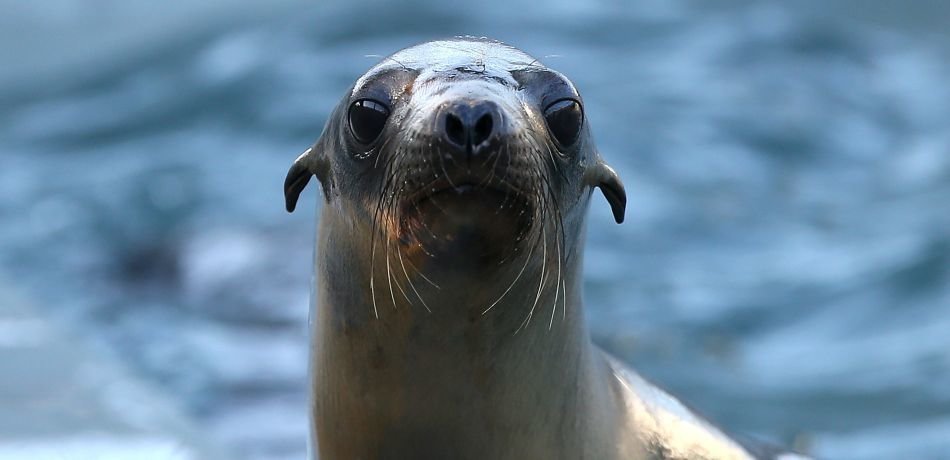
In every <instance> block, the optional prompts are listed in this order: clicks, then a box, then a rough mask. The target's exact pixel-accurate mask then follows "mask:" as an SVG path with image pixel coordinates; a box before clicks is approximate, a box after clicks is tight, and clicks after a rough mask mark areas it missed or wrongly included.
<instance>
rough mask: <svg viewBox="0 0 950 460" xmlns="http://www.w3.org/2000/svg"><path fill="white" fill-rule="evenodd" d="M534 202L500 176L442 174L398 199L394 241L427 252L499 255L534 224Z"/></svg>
mask: <svg viewBox="0 0 950 460" xmlns="http://www.w3.org/2000/svg"><path fill="white" fill-rule="evenodd" d="M536 201H537V200H533V199H531V194H530V193H529V191H527V190H524V189H522V188H519V187H517V186H516V185H514V184H511V183H508V182H506V181H503V180H496V179H492V180H484V179H478V178H476V177H473V176H465V177H456V178H454V179H452V180H449V179H448V178H441V179H439V180H437V181H435V182H434V183H432V184H430V185H429V186H427V187H425V188H423V189H420V190H417V191H415V192H414V193H411V194H409V195H408V196H407V197H406V199H404V200H402V206H401V209H400V213H399V219H398V220H399V226H398V227H399V240H400V241H401V242H403V243H404V244H408V245H418V246H420V247H421V248H423V250H424V251H425V252H426V253H428V254H430V255H440V254H456V255H465V256H471V257H472V258H474V259H480V260H487V259H491V260H503V259H504V258H505V256H506V255H507V253H509V252H511V251H512V250H513V249H512V248H513V246H515V245H517V244H518V242H519V241H522V240H523V239H524V238H525V235H526V234H527V233H528V232H529V231H530V230H531V228H532V227H533V223H534V220H535V203H536Z"/></svg>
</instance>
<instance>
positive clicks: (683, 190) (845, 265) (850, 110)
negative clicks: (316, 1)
mask: <svg viewBox="0 0 950 460" xmlns="http://www.w3.org/2000/svg"><path fill="white" fill-rule="evenodd" d="M227 3H228V2H219V6H220V9H218V10H214V9H213V8H210V9H209V10H205V9H201V8H195V9H196V10H200V11H189V10H188V8H190V7H187V4H185V3H183V2H179V3H173V4H174V5H177V6H174V7H171V6H170V7H169V8H168V10H167V11H166V10H157V9H156V8H155V7H146V6H141V5H144V4H141V5H140V6H138V7H135V6H123V7H119V6H118V5H114V6H115V8H117V9H118V10H117V11H118V12H117V13H115V17H112V18H111V19H109V20H103V21H104V22H97V21H96V20H94V19H101V18H102V17H106V18H107V19H108V18H109V16H108V15H101V14H100V15H97V14H96V13H95V12H89V11H83V10H76V11H73V10H66V11H62V10H56V12H57V14H56V15H52V12H53V10H52V7H49V8H47V9H44V7H42V6H35V7H30V8H33V10H31V11H33V13H37V14H39V16H40V17H42V18H45V19H44V21H45V20H46V19H48V17H50V16H55V19H56V21H60V23H55V24H54V23H46V22H44V23H43V24H45V25H46V26H48V30H45V29H37V30H35V33H36V34H37V37H39V36H41V35H42V36H43V37H44V40H45V42H44V41H42V40H37V41H36V42H35V43H34V42H29V43H28V44H24V45H22V46H21V45H19V44H17V43H13V42H8V44H5V45H3V46H2V47H0V50H2V51H4V52H5V53H6V54H5V56H8V57H9V56H12V57H13V58H12V60H10V65H9V66H8V67H7V70H5V71H0V82H2V83H3V86H2V87H0V155H2V157H0V158H2V160H0V161H2V163H0V166H2V167H0V219H2V221H3V222H4V225H2V227H0V264H2V265H0V274H2V275H3V276H5V277H8V278H13V279H14V280H16V281H18V282H19V283H20V284H21V285H22V286H23V288H24V289H25V290H27V292H29V293H30V294H31V295H32V296H33V297H34V298H36V299H38V300H39V301H40V302H41V303H42V304H44V305H46V306H47V307H48V308H49V309H51V310H53V311H54V312H55V313H56V314H58V315H62V316H64V317H66V318H69V319H72V320H76V321H77V322H78V323H80V324H84V325H85V326H86V327H87V328H88V329H89V330H91V331H92V332H93V333H94V334H96V335H99V336H101V337H104V338H105V340H106V341H108V342H109V343H111V344H113V345H114V346H115V347H116V349H117V350H119V351H120V353H121V354H122V356H123V357H124V358H125V359H126V361H127V362H128V363H129V364H131V365H132V366H134V367H135V368H136V369H137V370H138V371H139V372H140V373H141V374H142V375H144V376H146V377H147V378H149V379H151V380H154V381H155V382H157V383H158V384H160V385H161V386H162V387H164V388H165V389H166V390H167V391H168V392H169V393H171V394H173V395H177V396H178V397H180V398H181V400H182V403H183V404H184V405H185V406H186V407H187V408H188V410H189V412H190V413H191V415H193V416H194V417H195V418H196V419H198V420H199V421H200V422H201V426H202V427H205V428H206V429H207V430H208V433H209V435H210V436H212V437H213V439H216V440H217V441H219V442H221V443H223V444H225V445H227V446H230V447H232V448H233V449H234V450H235V452H241V453H243V454H245V455H246V457H247V458H251V459H278V458H287V459H290V458H296V459H299V458H302V456H303V452H304V451H305V438H306V413H305V401H306V396H305V383H306V340H307V338H306V334H307V330H306V320H307V303H308V300H307V296H308V292H309V288H308V285H309V281H310V271H311V268H310V258H311V251H312V246H313V231H314V222H313V220H314V217H313V212H312V210H313V209H314V207H315V206H316V200H315V192H314V191H313V189H311V190H309V191H308V192H307V193H306V194H305V195H306V196H305V198H304V199H303V201H302V203H301V204H300V205H299V207H298V209H299V211H298V212H297V213H295V214H293V215H288V214H286V213H285V212H284V211H283V196H282V190H281V186H282V181H283V176H284V174H285V172H286V170H287V168H288V167H289V165H290V162H291V161H292V160H293V159H294V158H295V157H296V155H297V154H298V153H299V152H300V151H301V150H302V149H303V148H305V147H306V146H307V145H309V144H310V143H311V142H312V141H313V140H314V139H315V138H316V137H317V136H318V135H319V133H320V130H321V128H322V125H323V123H324V121H325V118H326V116H327V114H328V113H329V111H330V110H331V109H332V107H333V104H334V103H335V102H336V101H337V100H338V99H339V97H340V95H341V94H342V93H343V91H344V90H345V89H346V88H347V86H348V85H349V84H351V83H352V81H353V80H354V79H355V78H356V77H357V76H358V75H359V74H361V73H362V72H363V71H364V70H365V69H367V68H368V67H369V66H371V65H372V64H373V63H374V62H375V61H376V60H377V59H378V57H372V55H376V56H378V55H386V54H389V53H391V52H393V51H395V50H397V49H399V48H401V47H404V46H407V45H410V44H413V43H416V42H419V41H422V40H425V39H429V38H437V37H443V36H449V35H456V34H471V35H487V36H491V37H494V38H498V39H502V40H505V41H507V42H509V43H512V44H514V45H516V46H519V47H521V48H523V49H525V50H526V51H528V52H529V53H532V54H534V55H536V56H539V57H543V59H542V60H543V61H544V62H545V63H547V64H548V65H549V66H551V67H554V68H556V69H558V70H560V71H562V72H564V73H565V74H567V75H569V76H570V77H571V78H572V79H573V80H574V81H575V83H576V84H577V86H578V88H579V89H580V91H581V94H582V95H583V97H584V99H585V103H586V112H587V115H588V117H589V119H590V122H591V125H592V127H593V131H594V135H595V138H596V140H597V143H598V145H599V148H600V150H601V152H602V153H603V154H604V156H605V157H606V158H607V159H608V161H609V162H610V163H611V164H613V165H614V166H615V167H616V169H617V170H618V171H619V173H620V175H621V176H622V177H623V179H624V182H625V184H626V187H627V191H628V196H629V205H628V214H627V222H626V223H624V224H623V225H620V226H617V225H615V224H613V223H612V219H611V218H610V211H609V208H608V207H607V205H606V204H605V203H602V202H601V200H594V201H593V203H594V204H593V205H592V208H591V212H590V216H589V223H590V228H589V231H588V234H589V236H588V238H589V243H588V251H587V254H588V255H587V261H586V267H585V275H586V296H587V303H588V313H589V317H590V323H591V325H592V328H593V332H594V337H595V340H596V341H597V342H598V343H600V344H602V345H603V346H604V347H605V348H607V349H609V350H610V351H612V352H614V353H615V354H617V355H618V356H620V357H622V358H623V359H624V360H626V361H628V362H630V363H632V364H633V365H634V366H635V367H636V368H637V369H639V370H640V371H641V372H642V373H644V374H645V375H646V376H648V377H649V378H651V379H653V380H655V381H657V382H659V383H660V384H661V385H662V386H664V387H667V388H669V389H670V390H672V391H673V392H674V393H675V394H677V395H679V396H681V397H682V398H683V399H684V400H686V401H687V402H689V403H690V404H691V405H693V406H695V407H697V408H698V409H699V410H700V411H701V412H703V413H705V414H707V415H708V416H709V417H710V418H712V419H714V420H717V421H718V422H720V423H721V424H722V425H724V426H725V427H727V428H728V429H730V430H732V431H734V432H742V433H749V434H751V435H753V436H757V437H760V438H763V439H770V440H773V441H776V442H779V443H782V444H785V445H795V446H797V447H798V448H800V449H802V450H805V451H808V452H811V453H813V454H815V455H818V456H821V457H823V458H832V459H882V460H883V459H895V458H908V459H909V458H914V459H937V458H950V212H948V207H950V129H948V126H950V125H948V123H950V85H948V84H947V82H948V81H950V64H948V62H950V61H948V60H947V59H946V56H947V55H946V53H945V51H943V50H941V49H940V48H939V47H938V46H937V45H935V44H934V43H929V42H927V41H925V40H921V39H916V38H915V37H913V36H909V35H904V34H901V33H895V32H887V31H884V30H880V29H874V28H870V27H861V26H859V25H857V24H855V23H851V22H846V21H845V20H844V19H843V18H841V17H837V16H834V15H832V14H830V13H828V14H826V13H827V12H824V11H818V12H815V13H808V12H803V11H799V10H790V9H787V8H785V7H782V6H780V5H778V4H768V3H750V4H746V3H744V2H738V3H737V5H735V6H733V7H730V8H712V7H708V8H707V7H703V8H698V7H695V6H690V5H692V4H690V3H680V2H666V1H654V2H646V3H643V4H641V5H640V6H637V7H630V6H621V5H619V4H615V3H613V2H592V3H581V2H567V1H563V2H554V3H551V4H550V6H546V7H545V8H543V9H538V8H537V7H534V6H531V5H532V3H530V2H521V1H509V2H497V3H498V5H494V6H492V5H490V4H489V5H488V6H485V5H486V4H485V3H483V2H482V3H478V5H474V4H473V5H448V4H442V3H439V2H423V1H412V2H400V3H398V4H395V3H394V4H392V5H389V4H383V3H378V4H377V3H373V4H372V5H371V7H365V5H364V7H359V8H358V7H356V6H352V5H350V4H348V3H347V4H343V3H341V4H331V5H322V6H316V7H315V6H307V5H297V4H296V2H294V1H283V2H278V3H275V5H276V6H274V7H273V8H272V10H270V11H263V8H262V7H260V6H259V5H258V6H255V7H254V8H256V9H253V10H252V9H250V8H251V6H250V4H244V3H243V2H240V1H237V0H233V1H232V2H231V3H232V4H231V5H230V6H228V5H226V4H227ZM222 5H223V6H222ZM21 8H26V7H23V6H21ZM176 8H177V9H178V10H180V11H178V10H176ZM27 9H29V8H27ZM139 10H141V11H139ZM175 11H178V12H177V13H175V14H172V13H174V12H175ZM209 11H210V12H209ZM238 12H244V13H245V14H238ZM136 13H141V14H138V15H136ZM225 13H227V14H225ZM123 14H125V16H123ZM27 16H29V15H27ZM29 17H32V16H29ZM123 17H125V18H127V20H125V21H123V20H119V19H121V18H123ZM90 18H92V19H90ZM117 18H119V19H117ZM144 18H147V19H144ZM8 21H9V20H8ZM110 21H111V22H110ZM156 24H157V25H156ZM20 26H22V27H24V29H30V26H29V24H26V25H23V24H20ZM44 30H45V31H44ZM54 32H55V33H54ZM57 40H59V41H58V42H57ZM44 43H46V45H44ZM84 43H92V45H95V46H89V47H84V46H83V44H84ZM28 45H29V46H28ZM31 46H32V47H31ZM18 53H19V54H18ZM367 55H371V57H367Z"/></svg>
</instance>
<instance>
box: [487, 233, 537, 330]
mask: <svg viewBox="0 0 950 460" xmlns="http://www.w3.org/2000/svg"><path fill="white" fill-rule="evenodd" d="M536 247H537V244H532V245H531V246H530V247H529V249H528V255H527V256H525V261H524V265H523V266H522V267H521V270H519V271H518V274H517V275H516V276H515V279H514V280H513V281H512V282H511V284H509V285H508V288H507V289H505V292H503V293H502V294H501V297H498V298H497V299H495V301H494V302H492V303H491V305H489V306H488V308H486V309H485V311H483V312H482V314H483V315H484V314H485V313H488V312H489V311H491V309H492V308H495V305H498V302H501V299H504V298H505V296H506V295H508V292H509V291H511V288H513V287H514V286H515V283H517V282H518V280H519V279H521V275H522V274H524V270H525V269H526V268H528V264H529V263H530V262H531V254H532V253H534V248H536Z"/></svg>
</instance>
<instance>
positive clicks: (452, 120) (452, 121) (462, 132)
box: [445, 113, 468, 147]
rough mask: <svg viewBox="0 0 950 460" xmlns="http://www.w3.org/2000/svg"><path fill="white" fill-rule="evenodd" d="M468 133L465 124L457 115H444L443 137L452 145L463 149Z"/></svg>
mask: <svg viewBox="0 0 950 460" xmlns="http://www.w3.org/2000/svg"><path fill="white" fill-rule="evenodd" d="M466 131H468V130H467V129H466V126H465V123H464V122H463V121H462V119H461V118H459V117H458V115H455V114H454V113H447V114H446V115H445V137H446V138H447V139H448V140H449V141H450V142H452V143H453V144H455V145H457V146H459V147H465V145H466V144H467V143H468V133H467V132H466Z"/></svg>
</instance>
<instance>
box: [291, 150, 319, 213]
mask: <svg viewBox="0 0 950 460" xmlns="http://www.w3.org/2000/svg"><path fill="white" fill-rule="evenodd" d="M314 155H317V152H315V151H314V147H310V148H308V149H307V150H305V151H304V152H303V153H301V154H300V156H298V157H297V159H296V160H294V164H293V165H292V166H291V167H290V171H287V178H286V179H284V202H285V205H286V206H287V212H294V209H295V208H296V207H297V199H298V198H300V193H301V192H303V189H305V188H306V187H307V183H309V182H310V177H312V176H313V175H314V174H316V175H318V177H319V176H320V171H314V168H313V165H315V164H318V163H319V161H318V160H317V159H315V158H313V156H314ZM317 169H320V168H317Z"/></svg>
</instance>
